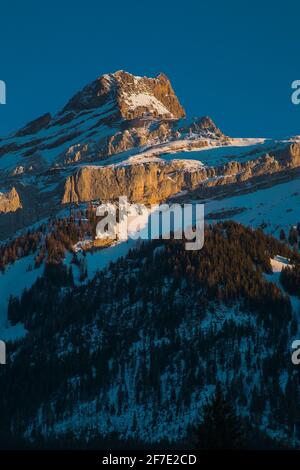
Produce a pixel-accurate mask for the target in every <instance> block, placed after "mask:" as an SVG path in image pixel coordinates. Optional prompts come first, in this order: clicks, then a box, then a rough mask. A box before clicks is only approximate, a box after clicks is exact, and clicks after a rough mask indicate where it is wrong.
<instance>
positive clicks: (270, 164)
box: [62, 148, 297, 204]
mask: <svg viewBox="0 0 300 470" xmlns="http://www.w3.org/2000/svg"><path fill="white" fill-rule="evenodd" d="M291 151H292V152H294V154H297V152H296V150H295V149H294V148H293V150H289V149H288V148H286V149H284V150H282V151H281V152H280V153H278V155H277V158H276V157H275V155H269V154H266V155H264V156H262V157H259V158H257V159H254V160H249V161H246V162H244V163H240V162H238V161H230V162H228V163H226V164H225V165H221V166H216V167H213V166H211V167H210V166H205V167H204V166H202V165H201V164H200V163H199V162H196V161H191V160H189V161H187V160H171V161H170V162H166V161H163V160H156V159H154V160H153V161H151V160H149V161H146V162H142V163H135V164H134V163H133V164H128V165H125V164H124V165H116V166H113V165H110V166H108V167H97V166H86V167H81V168H80V169H79V170H78V171H76V173H75V174H74V175H71V176H69V177H68V178H67V180H66V183H65V188H64V194H63V198H62V203H63V204H65V203H71V202H86V201H91V200H98V199H99V200H102V201H108V200H114V199H116V198H118V197H119V196H127V197H128V199H129V200H130V201H132V202H139V203H150V204H151V203H157V202H161V201H163V200H165V199H167V198H168V197H170V196H173V195H175V194H176V193H179V192H180V191H182V190H194V189H195V188H196V187H199V186H201V185H203V186H207V187H212V186H218V185H225V184H232V183H241V182H244V181H247V180H249V179H250V178H252V177H255V176H261V175H270V174H273V173H277V172H279V171H283V170H286V169H288V168H292V167H294V166H297V165H296V163H295V161H294V164H293V165H292V164H291V163H290V161H289V159H288V158H285V159H284V157H283V155H285V154H287V155H289V152H291Z"/></svg>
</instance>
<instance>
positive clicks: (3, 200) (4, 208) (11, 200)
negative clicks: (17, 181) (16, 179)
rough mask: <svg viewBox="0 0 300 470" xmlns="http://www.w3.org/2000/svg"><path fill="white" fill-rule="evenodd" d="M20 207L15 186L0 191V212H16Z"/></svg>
mask: <svg viewBox="0 0 300 470" xmlns="http://www.w3.org/2000/svg"><path fill="white" fill-rule="evenodd" d="M21 208H22V204H21V201H20V197H19V194H18V192H17V190H16V188H12V189H11V190H10V191H8V192H6V193H0V213H5V214H7V213H8V212H16V211H17V210H18V209H21Z"/></svg>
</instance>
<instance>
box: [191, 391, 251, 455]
mask: <svg viewBox="0 0 300 470" xmlns="http://www.w3.org/2000/svg"><path fill="white" fill-rule="evenodd" d="M243 442H244V440H243V426H242V423H241V420H240V419H239V417H238V416H237V415H236V414H235V412H234V410H233V408H232V406H231V405H230V403H229V402H228V400H227V399H225V397H224V395H223V392H222V389H221V385H220V384H219V383H218V384H217V386H216V393H215V397H214V399H213V401H212V402H211V403H210V404H208V405H206V407H205V409H204V419H203V422H202V423H201V425H200V426H199V428H198V430H197V443H198V447H199V448H200V449H241V448H243Z"/></svg>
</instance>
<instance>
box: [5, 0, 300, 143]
mask: <svg viewBox="0 0 300 470" xmlns="http://www.w3.org/2000/svg"><path fill="white" fill-rule="evenodd" d="M0 21H1V24H0V79H1V80H5V81H6V84H7V104H6V105H1V106H0V135H1V136H3V135H5V134H6V133H8V132H11V131H12V130H15V129H17V128H18V127H20V126H21V125H23V124H25V123H26V122H27V121H29V120H31V119H34V118H35V117H38V116H39V115H41V114H43V113H45V112H47V111H50V112H52V113H54V112H56V111H57V110H58V109H59V108H60V107H61V106H62V105H63V104H64V103H65V102H66V101H67V100H68V98H70V97H71V95H73V94H74V93H75V92H76V91H78V90H79V89H80V88H82V87H83V86H84V85H85V84H87V83H89V82H90V81H92V80H93V79H95V78H96V77H97V76H99V75H102V74H103V73H106V72H114V71H116V70H119V69H124V70H127V71H129V72H132V73H135V74H137V75H149V76H155V75H157V74H158V73H159V72H164V73H166V74H167V75H168V76H169V78H170V79H171V81H172V84H173V86H174V89H175V92H176V93H177V95H178V97H179V99H180V101H181V102H182V104H183V106H184V107H185V109H186V111H187V114H188V115H190V116H202V115H210V116H211V117H212V118H213V119H214V120H215V121H216V124H217V125H218V126H219V127H220V128H221V129H222V130H223V131H224V132H225V133H227V134H228V135H232V136H249V137H252V136H253V137H256V136H257V137H260V136H262V137H263V136H271V137H272V136H274V137H280V136H286V135H291V134H300V105H299V106H295V105H292V103H291V99H290V96H291V82H292V81H293V80H296V79H300V65H299V63H300V61H299V54H300V2H299V0H297V1H293V0H292V1H290V0H286V1H284V2H279V1H278V0H273V1H272V2H271V1H270V2H269V1H264V0H260V1H257V0H252V1H242V0H240V1H232V0H227V1H225V0H223V1H221V0H212V1H209V0H206V1H202V0H190V1H183V0H181V1H177V0H173V1H170V0H152V1H150V0H148V1H144V0H139V1H137V0H114V1H109V0H106V1H101V0H98V1H96V0H84V1H81V2H79V1H76V0H73V1H71V0H59V1H58V0H51V1H40V0H39V1H37V0H26V1H24V0H19V1H17V0H10V1H9V2H8V1H7V2H1V4H0Z"/></svg>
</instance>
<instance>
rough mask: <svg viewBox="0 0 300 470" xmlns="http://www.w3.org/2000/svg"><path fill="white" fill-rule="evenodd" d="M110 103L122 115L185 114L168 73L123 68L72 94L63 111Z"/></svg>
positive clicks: (176, 117) (161, 115) (150, 116)
mask: <svg viewBox="0 0 300 470" xmlns="http://www.w3.org/2000/svg"><path fill="white" fill-rule="evenodd" d="M105 105H111V107H113V108H114V111H115V113H116V114H117V115H118V116H119V117H121V118H123V119H136V118H146V117H148V118H154V119H158V118H160V119H161V118H164V119H179V118H182V117H185V111H184V109H183V107H182V106H181V104H180V102H179V100H178V98H177V96H176V95H175V92H174V90H173V88H172V85H171V82H170V80H169V79H168V77H167V76H166V75H165V74H163V73H160V74H159V75H157V76H156V77H154V78H149V77H139V76H135V75H132V74H131V73H129V72H126V71H124V70H118V71H116V72H114V73H109V74H105V75H102V76H100V77H99V78H97V79H96V80H94V81H93V82H92V83H91V84H89V85H87V86H85V87H84V88H83V89H82V90H81V91H80V92H78V93H76V95H74V96H73V98H71V100H70V101H69V102H68V103H67V105H66V106H65V108H64V109H63V112H66V111H73V112H81V111H83V110H85V109H93V108H98V107H103V106H105Z"/></svg>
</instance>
